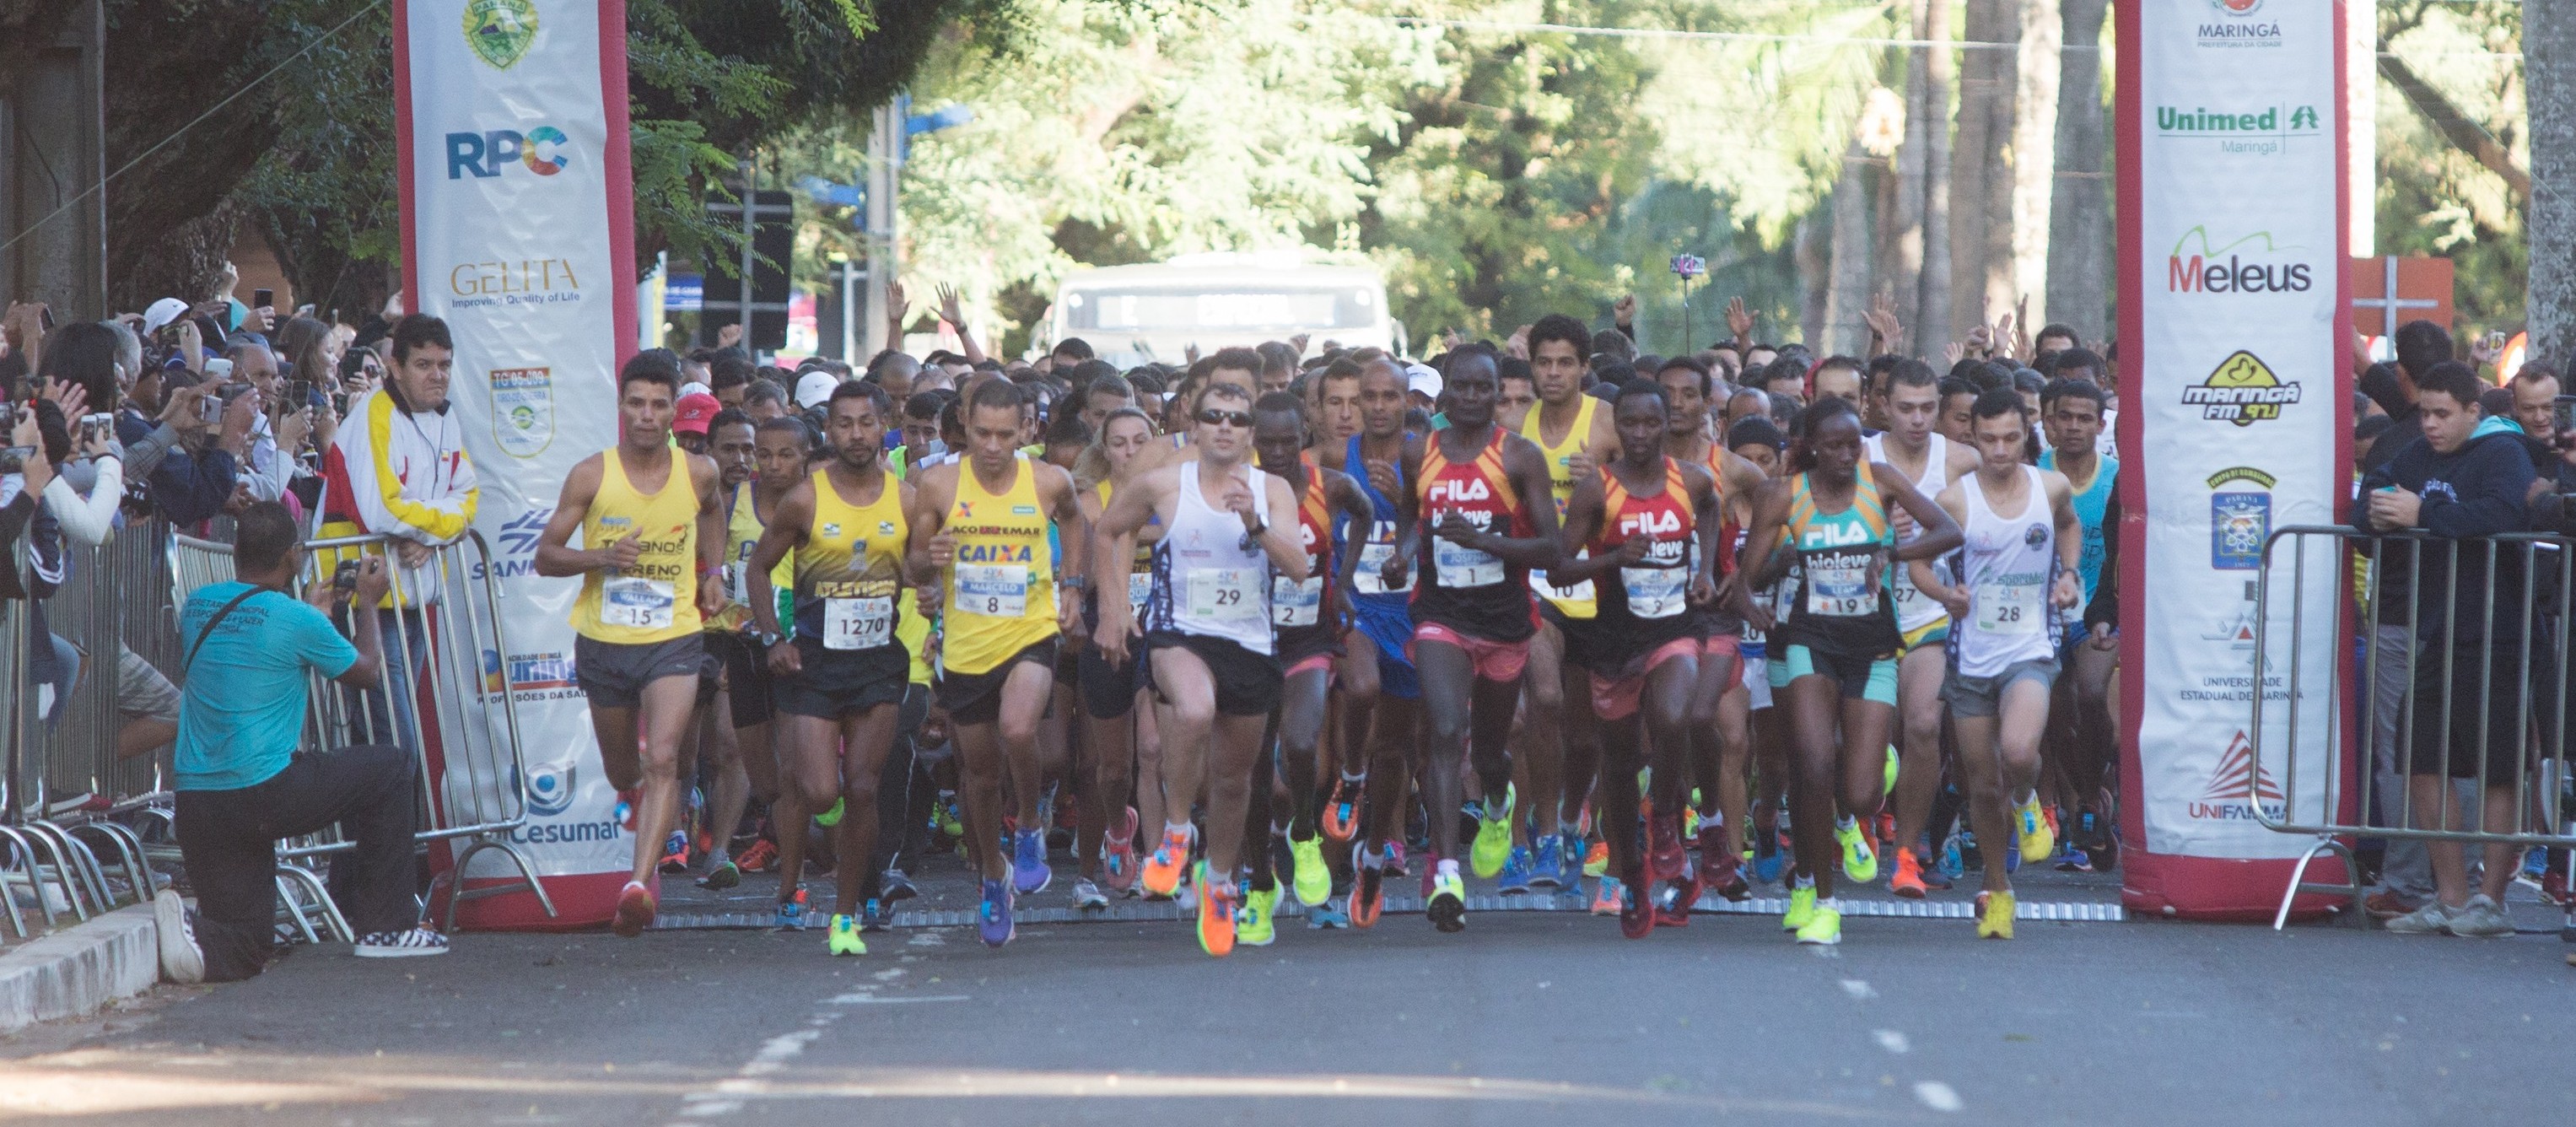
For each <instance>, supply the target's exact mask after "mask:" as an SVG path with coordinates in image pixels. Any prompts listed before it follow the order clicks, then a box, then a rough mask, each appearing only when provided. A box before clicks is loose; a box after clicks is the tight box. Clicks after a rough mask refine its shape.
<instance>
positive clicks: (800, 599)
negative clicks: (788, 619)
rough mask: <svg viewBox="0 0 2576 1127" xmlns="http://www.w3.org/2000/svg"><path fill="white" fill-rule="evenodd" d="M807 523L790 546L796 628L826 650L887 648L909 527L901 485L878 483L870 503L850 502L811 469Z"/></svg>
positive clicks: (827, 476) (887, 480)
mask: <svg viewBox="0 0 2576 1127" xmlns="http://www.w3.org/2000/svg"><path fill="white" fill-rule="evenodd" d="M810 480H811V481H812V482H813V485H814V520H813V523H811V524H809V525H807V526H806V528H805V544H804V546H803V547H800V548H798V549H796V630H797V632H798V633H799V634H801V635H804V636H807V637H819V638H821V639H822V641H823V648H824V649H827V650H869V649H876V648H878V647H880V646H887V645H892V644H893V643H894V621H895V600H896V598H897V597H898V596H900V595H901V594H902V592H903V562H902V561H903V550H904V543H905V541H906V539H907V538H908V537H909V536H910V534H911V525H910V523H909V522H907V521H906V520H905V519H904V515H903V483H902V482H901V481H900V480H898V479H896V478H895V477H894V476H893V475H891V474H888V475H885V476H884V477H882V478H881V479H879V481H878V489H877V496H876V499H875V500H873V501H870V502H868V503H867V504H865V505H853V504H851V503H849V502H848V501H846V500H843V499H842V497H841V491H840V490H839V489H836V488H834V487H833V485H832V473H831V471H830V470H828V469H823V470H816V471H814V475H813V477H812V478H811V479H810Z"/></svg>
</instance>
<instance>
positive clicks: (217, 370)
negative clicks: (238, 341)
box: [206, 356, 233, 380]
mask: <svg viewBox="0 0 2576 1127" xmlns="http://www.w3.org/2000/svg"><path fill="white" fill-rule="evenodd" d="M206 378H207V379H209V380H229V379H231V378H233V362H232V361H230V360H226V359H224V358H223V357H220V356H218V357H216V358H214V359H212V360H208V361H206Z"/></svg>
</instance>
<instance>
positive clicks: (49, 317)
mask: <svg viewBox="0 0 2576 1127" xmlns="http://www.w3.org/2000/svg"><path fill="white" fill-rule="evenodd" d="M36 327H37V328H39V329H42V330H44V331H46V332H49V333H50V332H52V331H54V307H53V306H50V305H40V306H37V307H36Z"/></svg>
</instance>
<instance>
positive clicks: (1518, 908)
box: [652, 895, 2129, 931]
mask: <svg viewBox="0 0 2576 1127" xmlns="http://www.w3.org/2000/svg"><path fill="white" fill-rule="evenodd" d="M2018 908H2019V910H2018V911H2016V912H2015V913H2014V915H2013V918H2014V919H2019V920H2038V921H2041V922H2047V923H2120V922H2122V921H2124V920H2127V919H2128V918H2129V916H2128V912H2127V910H2125V909H2123V908H2122V907H2121V906H2120V905H2118V904H2115V903H2112V904H2106V903H2095V902H2091V901H2082V900H2054V901H2032V900H2024V901H2022V902H2021V903H2020V905H2019V906H2018ZM1381 910H1382V911H1383V912H1385V913H1387V914H1392V915H1419V914H1421V912H1422V899H1421V898H1420V897H1418V896H1389V897H1387V898H1386V904H1385V907H1384V908H1383V909H1381ZM1467 910H1468V911H1470V912H1567V913H1586V912H1589V911H1590V910H1591V905H1590V904H1589V903H1588V902H1586V901H1585V900H1584V899H1583V898H1581V897H1576V896H1565V895H1559V896H1470V897H1468V898H1467ZM1788 910H1789V901H1788V899H1787V898H1786V897H1779V896H1757V897H1753V898H1751V899H1749V900H1745V901H1743V902H1741V903H1738V902H1735V901H1730V900H1727V899H1725V898H1723V897H1715V896H1702V897H1701V898H1700V900H1699V902H1698V903H1697V904H1694V905H1692V907H1691V914H1693V915H1702V916H1726V915H1734V916H1778V915H1780V914H1782V913H1784V912H1787V911H1788ZM1842 913H1843V915H1845V916H1847V917H1848V916H1865V917H1872V918H1880V919H1919V920H1971V919H1975V918H1976V915H1977V907H1976V904H1975V903H1973V902H1971V901H1966V900H1955V901H1954V900H1849V899H1847V900H1844V901H1843V902H1842ZM1197 914H1198V913H1196V912H1195V911H1192V910H1190V909H1188V908H1187V907H1185V906H1184V905H1183V904H1182V903H1181V902H1179V901H1162V902H1151V903H1149V902H1145V901H1132V902H1128V903H1121V904H1112V905H1110V906H1109V907H1106V908H1095V909H1088V910H1086V909H1081V908H1026V909H1022V910H1019V911H1016V912H1013V913H1012V915H1013V917H1014V918H1015V920H1016V921H1017V922H1019V923H1023V924H1087V923H1174V922H1179V921H1182V920H1189V919H1194V918H1196V916H1197ZM1305 915H1306V909H1305V907H1304V906H1303V905H1300V904H1298V903H1296V897H1295V896H1294V895H1291V896H1289V897H1287V898H1286V899H1285V900H1283V901H1282V902H1281V904H1280V908H1279V918H1280V919H1283V920H1290V919H1303V918H1305ZM974 923H975V911H974V909H972V908H965V909H943V910H937V911H903V912H898V913H897V914H896V916H895V920H894V923H893V927H895V928H896V929H898V930H908V929H912V928H938V927H970V926H973V924H974ZM769 926H770V917H769V916H768V915H767V914H765V913H754V912H670V913H664V914H663V915H662V916H661V917H660V918H658V919H656V920H654V921H653V927H652V930H654V931H766V930H768V928H769Z"/></svg>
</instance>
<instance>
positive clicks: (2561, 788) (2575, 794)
mask: <svg viewBox="0 0 2576 1127" xmlns="http://www.w3.org/2000/svg"><path fill="white" fill-rule="evenodd" d="M2571 562H2576V540H2571V539H2569V538H2567V537H2561V536H2548V535H2538V534H2513V535H2503V536H2495V537H2487V538H2479V539H2470V540H2457V539H2448V538H2443V537H2437V536H2431V535H2428V534H2425V533H2423V532H2420V531H2407V532H2397V533H2388V534H2380V535H2370V534H2364V533H2360V532H2357V531H2355V530H2354V529H2351V528H2344V527H2338V526H2332V525H2314V526H2292V527H2285V528H2280V529H2277V530H2275V531H2274V532H2273V533H2272V534H2271V536H2270V537H2269V538H2268V539H2267V540H2266V541H2265V542H2264V546H2263V562H2262V569H2261V571H2260V573H2259V576H2260V578H2259V579H2258V580H2257V582H2256V583H2255V584H2254V593H2253V594H2254V604H2253V614H2252V627H2253V631H2252V632H2253V667H2252V679H2251V682H2250V683H2251V684H2252V686H2253V689H2252V691H2251V692H2250V694H2249V695H2250V696H2251V698H2252V707H2251V713H2252V716H2251V721H2250V724H2249V726H2248V728H2247V731H2248V732H2249V733H2250V739H2251V742H2252V744H2253V751H2252V763H2251V765H2250V768H2249V770H2248V773H2247V774H2246V777H2245V783H2246V785H2247V788H2248V790H2249V796H2250V797H2251V798H2252V799H2253V800H2252V801H2249V802H2247V803H2246V804H2245V805H2246V806H2247V807H2249V808H2250V810H2251V812H2252V815H2253V817H2254V819H2255V820H2256V821H2257V822H2258V823H2260V824H2261V825H2263V826H2264V827H2265V828H2268V829H2271V830H2275V831H2278V832H2280V833H2285V834H2298V835H2305V836H2310V837H2313V838H2315V841H2314V842H2313V843H2312V844H2311V845H2310V846H2309V847H2308V849H2307V851H2306V852H2305V853H2303V854H2302V855H2301V856H2300V857H2299V860H2298V863H2297V865H2296V866H2295V867H2294V868H2293V869H2292V871H2291V876H2290V881H2289V887H2288V889H2287V890H2286V891H2285V892H2284V893H2283V894H2282V897H2281V906H2280V910H2279V911H2278V912H2277V913H2275V914H2274V917H2273V921H2272V926H2273V927H2274V929H2276V930H2277V929H2279V928H2280V927H2281V926H2283V924H2284V923H2285V922H2286V921H2287V920H2288V918H2289V913H2290V906H2291V902H2292V901H2293V900H2295V899H2296V898H2297V897H2298V896H2300V895H2302V894H2306V893H2328V894H2333V895H2335V896H2337V897H2341V898H2346V899H2349V900H2350V901H2351V916H2352V918H2353V920H2354V921H2355V923H2356V924H2361V925H2363V926H2367V920H2368V918H2369V916H2368V913H2367V912H2366V911H2365V910H2364V909H2363V905H2362V899H2363V896H2364V894H2365V892H2366V888H2365V887H2364V886H2363V885H2362V884H2361V879H2360V872H2361V870H2360V866H2359V865H2358V864H2357V863H2356V861H2355V858H2354V856H2353V850H2352V848H2351V843H2352V841H2353V840H2354V839H2357V838H2364V837H2370V838H2380V839H2384V840H2389V841H2400V840H2409V841H2422V842H2450V843H2457V844H2459V845H2461V846H2463V847H2469V846H2486V845H2500V846H2514V847H2520V848H2532V847H2542V848H2548V849H2553V850H2567V849H2571V848H2576V773H2571V762H2576V751H2571V749H2570V747H2569V743H2568V737H2569V736H2570V734H2571V732H2570V730H2569V722H2570V720H2571V719H2576V718H2571V716H2570V715H2569V711H2568V710H2569V706H2570V705H2571V704H2576V685H2572V684H2571V680H2576V666H2571V664H2570V663H2569V657H2570V645H2569V643H2570V638H2571V635H2576V629H2571V613H2572V612H2576V567H2571V566H2570V564H2571ZM2499 568H2501V569H2502V571H2503V572H2504V577H2503V578H2501V579H2499V578H2498V573H2499ZM2310 569H2325V572H2326V574H2330V575H2332V576H2333V578H2334V582H2335V584H2336V589H2337V591H2338V592H2339V593H2340V594H2339V597H2337V598H2336V599H2334V600H2332V601H2331V606H2332V608H2333V613H2332V615H2331V617H2330V618H2329V620H2328V621H2323V622H2320V621H2317V620H2316V619H2317V617H2318V616H2317V614H2316V613H2314V612H2315V611H2317V610H2318V609H2320V608H2319V606H2318V605H2317V604H2318V603H2319V602H2320V600H2316V599H2313V598H2299V597H2295V596H2287V595H2286V594H2285V595H2284V596H2283V597H2279V598H2278V599H2277V601H2276V595H2275V590H2274V584H2275V581H2276V580H2278V581H2281V582H2283V583H2286V584H2287V590H2288V591H2292V592H2297V591H2306V590H2307V589H2308V584H2309V582H2310V579H2311V577H2312V576H2315V575H2317V574H2318V573H2317V572H2315V571H2312V570H2310ZM2463 569H2465V572H2464V571H2463ZM2463 574H2466V575H2469V576H2483V577H2484V579H2483V580H2482V581H2483V582H2485V583H2486V584H2487V587H2488V591H2487V597H2486V598H2485V599H2484V600H2482V602H2481V605H2480V606H2478V607H2477V608H2476V609H2475V611H2474V613H2473V614H2471V615H2461V614H2458V613H2455V611H2456V609H2457V604H2456V602H2455V600H2454V597H2453V595H2452V593H2451V592H2452V581H2453V580H2455V579H2456V578H2458V577H2460V576H2462V575H2463ZM2428 576H2430V578H2427V577H2428ZM2276 614H2277V615H2279V619H2278V620H2276V617H2275V616H2276ZM2383 615H2386V616H2389V617H2390V618H2391V621H2389V622H2387V623H2384V624H2383V623H2382V622H2381V619H2382V617H2383ZM2463 618H2471V619H2473V620H2474V621H2472V622H2463V621H2461V619H2463ZM2469 626H2474V627H2475V633H2474V634H2470V636H2469V637H2467V638H2463V637H2461V635H2462V634H2463V633H2466V632H2467V631H2465V630H2464V627H2469ZM2499 626H2503V627H2505V628H2506V630H2507V632H2509V633H2515V634H2518V635H2519V637H2517V638H2510V639H2506V640H2505V641H2503V642H2501V643H2493V644H2490V643H2488V642H2486V641H2483V640H2484V639H2493V638H2495V637H2496V633H2497V628H2498V627H2499ZM2383 630H2388V631H2394V630H2402V631H2403V637H2402V638H2400V637H2397V636H2396V635H2395V634H2394V633H2392V634H2391V636H2390V637H2389V639H2388V641H2387V642H2386V643H2383V642H2382V640H2381V635H2382V632H2383ZM2285 642H2286V645H2284V644H2283V643H2285ZM2318 645H2330V646H2332V647H2333V649H2332V653H2333V654H2334V656H2335V661H2334V663H2333V669H2334V674H2333V675H2332V676H2327V677H2324V678H2323V680H2324V682H2325V684H2324V685H2322V686H2319V685H2317V684H2316V683H2315V681H2316V680H2317V678H2315V677H2313V676H2310V675H2309V673H2308V670H2307V667H2308V665H2309V664H2310V663H2309V662H2305V661H2301V660H2299V655H2302V654H2305V653H2309V652H2312V651H2311V650H2310V649H2309V647H2314V646H2318ZM2392 651H2393V652H2392ZM2391 662H2395V663H2396V664H2395V665H2394V666H2392V665H2391V664H2390V663H2391ZM2383 677H2390V678H2394V679H2395V681H2394V682H2393V684H2392V686H2391V687H2392V688H2397V689H2399V690H2400V691H2398V692H2396V693H2393V694H2383V693H2381V692H2380V691H2379V685H2380V682H2381V680H2382V678H2383ZM2274 681H2277V682H2280V683H2281V685H2280V691H2279V692H2278V694H2277V695H2278V697H2279V699H2278V700H2276V701H2268V702H2267V699H2266V698H2268V697H2273V696H2275V695H2276V694H2275V690H2274V688H2273V685H2272V683H2271V682H2274ZM2348 681H2349V682H2350V683H2349V684H2347V682H2348ZM2464 689H2467V690H2473V691H2467V692H2463V691H2462V690H2464ZM2428 690H2429V691H2428ZM2353 693H2358V695H2359V698H2360V702H2361V704H2362V706H2363V707H2362V708H2361V709H2359V710H2358V716H2359V723H2358V725H2357V728H2358V731H2357V733H2356V732H2355V731H2353V730H2350V729H2348V728H2347V724H2346V721H2345V716H2346V711H2347V710H2346V707H2345V701H2346V700H2347V698H2348V697H2349V696H2350V695H2351V694H2353ZM2388 695H2393V696H2394V697H2395V699H2394V700H2386V699H2382V698H2383V696H2388ZM2428 710H2432V711H2431V713H2430V714H2429V715H2428ZM2419 718H2420V719H2424V720H2426V721H2427V722H2428V723H2431V724H2434V725H2435V726H2436V731H2437V732H2438V735H2439V738H2438V739H2437V740H2436V741H2434V744H2433V746H2419V744H2418V741H2417V739H2416V732H2415V727H2416V723H2417V721H2418V720H2419ZM2389 724H2393V725H2394V729H2395V731H2394V738H2393V740H2390V739H2385V738H2383V737H2381V736H2379V735H2378V732H2379V729H2380V727H2381V726H2382V725H2389ZM2464 726H2465V728H2464ZM2356 734H2357V735H2358V743H2359V745H2360V746H2359V754H2358V755H2355V754H2352V752H2353V750H2354V749H2353V747H2352V744H2353V743H2354V742H2355V736H2356ZM2462 735H2467V736H2468V739H2467V741H2466V742H2467V743H2469V744H2470V745H2471V746H2469V747H2466V748H2455V743H2456V742H2459V740H2458V739H2457V738H2458V737H2460V736H2462ZM2499 741H2501V742H2503V743H2505V744H2507V745H2509V750H2507V751H2506V752H2503V753H2500V754H2499V755H2489V754H2485V753H2484V751H2483V749H2485V748H2488V747H2492V746H2494V745H2495V744H2496V743H2497V742H2499ZM2310 748H2321V749H2322V751H2323V753H2324V754H2323V763H2324V767H2323V779H2322V786H2320V785H2318V784H2319V782H2320V780H2318V779H2317V778H2316V775H2315V771H2316V770H2317V768H2315V767H2314V766H2311V767H2309V768H2308V771H2309V773H2308V774H2307V775H2306V777H2304V778H2303V777H2302V773H2301V764H2302V760H2303V759H2305V758H2308V757H2306V756H2303V755H2301V754H2300V753H2301V752H2302V751H2305V750H2308V749H2310ZM2455 750H2458V751H2460V752H2461V753H2462V754H2464V755H2470V756H2472V757H2474V759H2475V761H2476V770H2475V772H2474V774H2466V775H2460V776H2457V777H2454V776H2453V774H2452V771H2451V763H2452V755H2453V752H2454V751H2455ZM2499 758H2501V759H2503V760H2504V761H2505V766H2504V769H2502V770H2499V769H2498V764H2497V762H2495V760H2497V759H2499ZM2417 764H2422V765H2423V766H2424V767H2425V768H2426V773H2428V774H2431V773H2438V774H2439V775H2440V776H2441V777H2442V778H2443V779H2444V784H2443V787H2442V799H2443V801H2442V802H2441V804H2440V805H2441V808H2440V809H2438V810H2419V809H2418V804H2417V803H2416V801H2415V795H2414V790H2413V788H2412V787H2411V786H2409V785H2408V782H2407V780H2408V779H2409V777H2410V773H2411V769H2412V768H2413V767H2414V766H2415V765H2417ZM2506 776H2509V777H2506ZM2463 786H2473V788H2474V789H2473V790H2471V791H2470V792H2469V794H2468V795H2467V797H2466V801H2467V802H2468V804H2469V806H2470V809H2471V810H2473V811H2475V812H2476V814H2475V816H2474V817H2471V816H2467V815H2463V814H2462V812H2461V803H2462V800H2463V796H2462V793H2461V789H2462V787H2463ZM2495 788H2510V789H2511V791H2512V797H2513V811H2514V814H2513V816H2512V818H2511V819H2510V824H2507V825H2486V824H2484V823H2485V821H2486V818H2485V813H2486V812H2485V809H2484V806H2483V796H2484V795H2486V794H2487V793H2488V791H2489V790H2490V789H2495ZM2275 800H2277V801H2275ZM2348 810H2350V811H2357V812H2358V816H2357V817H2354V816H2348V815H2347V813H2346V811H2348ZM2418 822H2424V823H2427V824H2426V825H2421V826H2419V825H2418V824H2417V823H2418ZM2326 854H2334V855H2337V856H2340V857H2341V858H2342V859H2343V861H2344V863H2345V866H2346V872H2347V873H2350V874H2352V876H2351V880H2350V881H2349V882H2348V883H2341V884H2336V883H2317V882H2310V881H2308V880H2307V879H2306V874H2307V870H2308V867H2309V865H2310V864H2311V863H2312V862H2314V861H2315V860H2316V859H2317V858H2318V857H2319V856H2323V855H2326ZM2563 856H2567V855H2565V854H2562V857H2563ZM2472 859H2473V860H2474V859H2475V854H2474V853H2473V854H2472ZM2516 860H2517V862H2518V861H2519V858H2517V859H2516ZM2561 864H2568V862H2566V861H2561ZM2570 884H2571V885H2576V879H2571V880H2570ZM2562 907H2565V908H2566V909H2567V911H2568V923H2569V926H2570V927H2576V898H2571V900H2570V901H2569V902H2568V903H2565V904H2563V905H2562Z"/></svg>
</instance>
